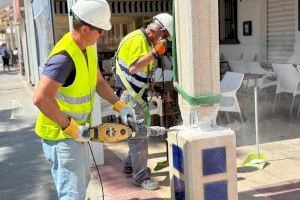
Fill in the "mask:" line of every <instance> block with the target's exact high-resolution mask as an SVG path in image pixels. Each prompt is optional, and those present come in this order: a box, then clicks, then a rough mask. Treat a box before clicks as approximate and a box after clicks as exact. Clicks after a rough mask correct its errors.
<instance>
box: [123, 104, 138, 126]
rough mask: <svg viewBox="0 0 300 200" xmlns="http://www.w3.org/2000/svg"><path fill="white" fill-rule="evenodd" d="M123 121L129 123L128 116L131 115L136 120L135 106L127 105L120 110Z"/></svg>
mask: <svg viewBox="0 0 300 200" xmlns="http://www.w3.org/2000/svg"><path fill="white" fill-rule="evenodd" d="M120 115H121V119H122V122H123V123H124V124H126V125H127V124H128V118H129V117H131V118H132V119H133V120H134V121H135V119H136V116H135V112H134V109H133V108H128V107H125V108H123V109H122V110H121V112H120Z"/></svg>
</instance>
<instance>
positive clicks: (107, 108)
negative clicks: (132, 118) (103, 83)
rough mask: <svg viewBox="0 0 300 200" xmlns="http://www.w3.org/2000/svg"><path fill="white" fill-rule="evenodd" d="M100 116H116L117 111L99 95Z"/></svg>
mask: <svg viewBox="0 0 300 200" xmlns="http://www.w3.org/2000/svg"><path fill="white" fill-rule="evenodd" d="M100 103H101V117H108V116H117V115H118V113H117V112H116V111H114V110H113V109H112V105H111V103H109V102H108V101H107V100H105V99H103V98H101V97H100Z"/></svg>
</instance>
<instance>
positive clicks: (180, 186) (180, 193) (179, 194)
mask: <svg viewBox="0 0 300 200" xmlns="http://www.w3.org/2000/svg"><path fill="white" fill-rule="evenodd" d="M173 180H174V192H175V199H176V200H185V186H184V181H183V180H181V179H179V178H177V177H176V176H174V175H173Z"/></svg>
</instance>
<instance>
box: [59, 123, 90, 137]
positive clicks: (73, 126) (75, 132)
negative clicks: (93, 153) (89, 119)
mask: <svg viewBox="0 0 300 200" xmlns="http://www.w3.org/2000/svg"><path fill="white" fill-rule="evenodd" d="M64 132H65V133H67V134H68V135H70V136H71V137H72V138H73V139H74V140H75V141H77V142H88V141H89V140H90V134H89V124H88V123H86V124H85V125H83V126H79V124H78V123H77V122H76V121H75V120H74V119H72V118H71V122H70V124H69V126H68V127H67V128H66V129H65V130H64Z"/></svg>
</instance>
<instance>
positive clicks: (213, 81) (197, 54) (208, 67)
mask: <svg viewBox="0 0 300 200" xmlns="http://www.w3.org/2000/svg"><path fill="white" fill-rule="evenodd" d="M175 12H176V16H175V20H176V40H177V44H176V45H177V60H178V76H179V77H178V78H179V84H180V85H181V86H182V87H183V89H184V90H185V91H186V92H188V93H189V94H190V95H192V96H199V95H209V94H218V93H219V84H220V82H219V76H220V73H219V31H218V26H219V25H218V1H217V0H185V1H181V0H177V1H175ZM179 106H180V110H181V114H182V117H183V122H184V124H185V125H186V124H189V122H190V112H191V111H192V110H194V109H196V113H197V115H198V119H199V121H200V122H208V121H210V120H215V118H216V115H217V112H218V105H213V106H197V107H195V108H192V107H191V106H189V105H188V104H187V102H185V100H183V98H182V97H181V96H180V95H179Z"/></svg>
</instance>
